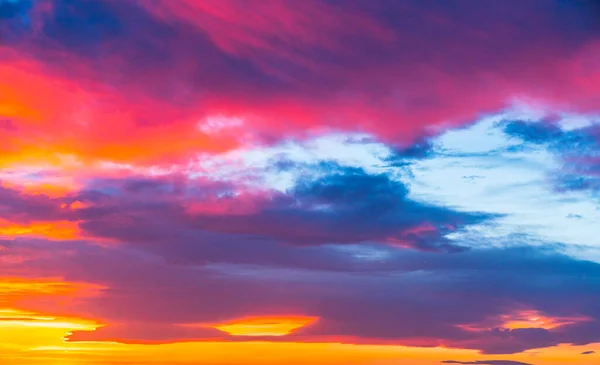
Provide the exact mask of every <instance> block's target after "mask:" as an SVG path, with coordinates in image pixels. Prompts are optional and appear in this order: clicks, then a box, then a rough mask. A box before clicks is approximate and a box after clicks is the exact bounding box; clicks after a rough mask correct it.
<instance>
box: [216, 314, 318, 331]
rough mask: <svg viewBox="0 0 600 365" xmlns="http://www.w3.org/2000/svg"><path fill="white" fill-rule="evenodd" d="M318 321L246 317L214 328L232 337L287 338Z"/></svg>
mask: <svg viewBox="0 0 600 365" xmlns="http://www.w3.org/2000/svg"><path fill="white" fill-rule="evenodd" d="M317 320H318V318H317V317H303V316H289V317H287V316H286V317H246V318H241V319H238V320H234V321H231V322H228V323H222V324H217V325H213V326H212V327H213V328H216V329H218V330H220V331H223V332H226V333H228V334H230V335H232V336H285V335H289V334H290V333H292V332H294V331H295V330H297V329H299V328H302V327H305V326H308V325H310V324H312V323H314V322H316V321H317Z"/></svg>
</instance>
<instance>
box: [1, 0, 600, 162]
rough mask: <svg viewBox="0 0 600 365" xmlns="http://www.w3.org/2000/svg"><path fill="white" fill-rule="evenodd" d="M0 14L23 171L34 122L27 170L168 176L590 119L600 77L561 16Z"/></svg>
mask: <svg viewBox="0 0 600 365" xmlns="http://www.w3.org/2000/svg"><path fill="white" fill-rule="evenodd" d="M2 6H3V7H5V8H7V9H8V10H7V11H6V12H4V14H7V16H8V17H9V18H10V22H8V23H7V24H8V25H7V26H8V27H9V30H8V31H7V32H3V33H5V34H8V37H7V41H6V42H5V46H4V47H5V48H6V49H7V53H6V54H7V56H6V58H5V59H3V61H2V65H1V67H0V75H1V77H0V79H2V84H1V85H2V89H3V90H10V94H11V98H10V100H7V101H6V103H10V108H8V107H7V108H5V109H6V110H5V111H4V112H3V114H4V115H2V119H3V120H9V121H10V123H11V124H12V125H14V128H15V130H14V131H13V132H10V133H8V132H6V131H2V134H3V140H5V141H10V143H8V142H7V143H6V146H3V148H4V149H6V150H7V151H10V152H12V154H13V157H12V159H16V160H19V161H23V160H27V156H21V155H20V154H15V153H14V150H15V149H16V148H17V146H23V143H25V142H27V141H28V140H29V139H30V138H31V137H30V136H31V135H32V133H33V132H34V130H33V129H31V128H32V127H31V122H32V121H36V120H37V121H38V124H36V127H35V132H36V133H37V135H38V136H39V138H41V140H43V141H45V143H44V144H41V145H40V144H39V143H37V144H36V143H35V141H34V140H29V142H28V143H26V144H25V146H26V147H27V148H26V150H27V151H24V152H27V153H25V155H28V154H32V153H34V151H37V153H36V154H35V156H36V157H37V158H42V157H45V156H46V155H51V154H52V153H54V152H60V153H67V154H73V155H75V156H77V157H78V158H81V159H84V160H89V159H91V160H97V159H101V160H107V159H108V160H115V161H119V162H136V163H143V164H156V163H159V164H170V163H172V162H175V161H176V162H182V161H186V160H187V159H189V158H190V156H191V155H193V154H194V153H195V152H199V151H209V152H215V151H222V150H228V149H232V148H235V147H236V146H238V145H239V144H240V143H246V142H247V137H248V136H250V137H252V140H255V141H262V142H268V141H271V142H272V141H278V140H281V139H282V138H286V137H289V136H306V135H307V134H308V133H314V132H318V131H320V130H322V129H323V128H325V129H332V130H343V131H352V132H354V131H365V132H369V133H371V134H374V135H376V136H378V137H380V138H382V139H384V140H386V141H388V142H391V143H394V144H398V145H400V146H401V147H402V148H404V147H406V146H407V145H410V144H411V142H414V141H415V140H419V139H421V138H423V137H426V136H430V135H436V134H437V133H438V132H439V131H440V130H443V129H445V128H447V127H448V126H457V125H464V124H467V123H469V122H470V121H471V120H473V119H475V118H477V117H479V116H480V115H482V113H486V112H492V111H497V110H499V109H502V108H504V107H505V106H506V105H507V104H510V103H511V102H512V101H513V100H514V99H515V98H520V99H525V100H533V101H535V102H536V103H538V104H540V105H543V106H548V105H552V106H555V107H557V108H561V109H568V110H582V111H590V112H592V111H594V110H597V109H596V107H597V106H596V105H595V104H594V99H593V97H594V95H595V94H596V93H597V90H596V89H595V88H594V87H593V86H590V85H595V84H594V83H593V82H590V83H580V82H578V80H580V79H582V78H583V77H586V78H589V79H590V80H593V79H594V77H597V76H598V75H597V74H596V73H595V68H594V67H593V60H594V57H595V55H596V53H597V52H598V45H597V39H596V34H597V32H596V30H597V29H596V24H594V21H595V19H593V18H592V17H591V16H590V12H589V11H586V9H582V8H581V7H579V6H575V5H572V4H567V3H564V2H556V3H554V2H551V3H550V4H549V3H548V2H545V1H537V0H536V1H532V2H531V3H530V4H528V5H527V6H520V7H509V6H506V5H504V4H495V5H494V6H492V7H484V6H481V5H473V4H471V3H469V2H465V1H462V0H453V1H451V2H447V3H445V4H443V5H441V4H438V5H435V6H429V5H427V4H424V3H422V2H419V1H410V2H407V3H406V4H403V5H400V4H396V3H394V2H391V1H383V0H382V1H378V2H375V3H373V4H370V5H368V4H363V3H362V2H360V1H350V2H348V3H345V4H337V3H322V2H319V1H306V2H303V4H302V12H298V10H297V8H296V6H294V7H291V5H289V4H287V3H278V4H269V5H267V4H264V5H261V6H257V7H254V8H253V9H252V13H253V16H252V17H248V16H245V15H243V14H245V13H246V12H248V11H249V10H248V9H247V8H246V7H245V5H241V4H239V3H238V2H236V1H222V2H218V3H217V2H213V1H194V0H176V1H135V2H131V1H130V2H117V1H93V2H92V3H89V4H86V6H83V5H82V4H80V3H77V2H73V1H68V0H49V1H44V2H36V3H33V2H30V1H21V2H16V3H15V2H3V5H2ZM33 18H35V21H32V20H27V19H33ZM506 19H513V20H515V21H512V22H511V23H510V24H511V26H510V27H509V28H507V27H506ZM92 24H93V25H92ZM267 24H268V25H267ZM284 24H285V25H284ZM74 29H76V30H77V31H73V30H74ZM473 29H478V30H477V31H474V30H473ZM488 39H494V40H495V42H494V44H493V45H492V44H491V43H490V42H489V41H488ZM515 39H518V41H515ZM456 40H460V42H456ZM459 44H460V46H459ZM531 44H535V45H536V47H531ZM425 45H427V46H425ZM429 45H432V46H429ZM440 55H443V57H441V56H440ZM198 59H202V62H196V60H198ZM100 60H101V61H100ZM140 60H143V62H140ZM548 60H550V61H548ZM134 65H135V66H134ZM548 74H553V75H555V77H553V78H548V77H546V75H548ZM489 84H493V85H494V87H491V88H490V87H488V85H489ZM22 85H35V87H31V88H23V87H22ZM53 85H60V87H53ZM540 85H543V87H540ZM50 90H52V92H49V91H50ZM42 94H43V95H51V97H50V98H49V97H45V98H42V97H40V95H42ZM574 94H577V95H580V97H579V98H572V97H570V96H571V95H574ZM24 106H26V107H24ZM8 110H10V112H7V111H8ZM211 118H212V119H214V118H234V119H235V118H237V119H239V120H243V123H242V125H243V128H242V127H239V126H238V127H235V128H237V129H235V128H234V130H235V131H237V132H240V131H243V133H235V132H234V133H229V132H225V131H211V132H206V131H202V129H201V128H198V124H199V122H201V121H205V120H210V119H211ZM56 126H59V127H56ZM240 128H241V129H240ZM67 131H72V133H73V134H70V133H69V132H67ZM134 131H135V133H134ZM15 133H16V136H17V137H15ZM73 135H77V136H78V137H77V138H76V139H74V138H72V136H73ZM14 138H18V141H19V143H17V141H15V140H14ZM175 140H176V141H178V143H173V142H172V141H175ZM240 140H242V141H240ZM46 158H47V157H46Z"/></svg>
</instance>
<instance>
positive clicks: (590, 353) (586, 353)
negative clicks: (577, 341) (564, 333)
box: [581, 351, 596, 355]
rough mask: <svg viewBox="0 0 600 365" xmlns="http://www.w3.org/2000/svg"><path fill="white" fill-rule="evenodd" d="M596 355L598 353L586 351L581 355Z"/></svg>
mask: <svg viewBox="0 0 600 365" xmlns="http://www.w3.org/2000/svg"><path fill="white" fill-rule="evenodd" d="M595 353H596V351H584V352H582V353H581V354H582V355H593V354H595Z"/></svg>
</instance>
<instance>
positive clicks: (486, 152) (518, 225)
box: [407, 117, 600, 261]
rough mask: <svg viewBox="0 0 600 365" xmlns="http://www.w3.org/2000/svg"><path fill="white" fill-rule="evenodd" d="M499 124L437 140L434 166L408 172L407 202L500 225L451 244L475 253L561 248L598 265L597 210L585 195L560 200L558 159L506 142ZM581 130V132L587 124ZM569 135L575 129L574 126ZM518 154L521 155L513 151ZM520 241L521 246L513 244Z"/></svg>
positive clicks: (487, 122)
mask: <svg viewBox="0 0 600 365" xmlns="http://www.w3.org/2000/svg"><path fill="white" fill-rule="evenodd" d="M497 122H498V118H497V117H494V118H488V119H484V120H482V121H481V122H479V123H477V124H475V125H474V126H472V127H470V128H466V129H461V130H455V131H450V132H448V133H446V134H444V135H442V136H440V137H439V138H437V139H436V141H435V143H434V145H435V151H436V153H435V154H434V155H433V157H432V158H429V159H426V160H422V161H417V162H416V163H415V164H413V166H412V175H413V176H412V178H411V179H410V180H408V181H407V183H409V184H410V187H411V188H410V193H409V196H410V197H411V198H413V199H415V200H418V201H422V202H428V203H433V204H437V205H442V206H446V207H450V208H452V209H455V210H459V211H464V212H484V213H489V214H498V215H501V217H499V218H497V219H495V220H494V222H493V224H483V225H480V226H476V227H472V228H471V229H469V230H467V231H465V232H461V233H457V234H454V235H452V236H450V238H453V239H456V240H465V241H468V242H477V244H480V245H506V244H513V243H514V244H517V243H523V242H522V240H523V239H527V240H528V241H527V242H525V243H527V244H539V243H560V244H565V245H566V249H565V250H566V253H568V254H571V255H573V256H576V257H580V258H585V259H594V260H596V261H600V235H598V234H597V232H598V228H597V227H600V210H599V209H598V203H597V201H596V200H595V198H594V196H593V195H592V193H591V192H589V191H572V192H565V193H557V192H556V191H555V189H554V187H553V186H552V183H551V179H549V177H550V176H552V174H554V173H556V172H557V171H558V170H559V169H560V168H561V165H562V164H561V162H560V161H559V156H556V155H554V154H553V152H552V151H550V150H548V149H547V148H548V147H547V146H544V145H539V146H528V145H526V144H524V143H523V142H521V141H519V140H518V139H515V138H509V137H508V136H506V135H505V134H504V133H503V131H502V128H501V126H500V125H499V124H498V123H497ZM584 125H585V124H584ZM571 127H572V124H571ZM515 147H519V148H515ZM515 237H519V238H518V239H519V240H521V242H511V240H513V239H515Z"/></svg>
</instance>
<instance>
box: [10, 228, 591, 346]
mask: <svg viewBox="0 0 600 365" xmlns="http://www.w3.org/2000/svg"><path fill="white" fill-rule="evenodd" d="M174 242H175V241H174ZM223 242H226V241H223ZM215 246H216V245H215ZM238 247H243V246H241V245H240V246H238ZM272 247H276V246H266V247H264V246H262V247H261V244H260V242H258V243H256V245H255V246H246V248H245V249H244V250H242V251H240V252H236V250H235V247H232V246H229V247H228V248H229V250H223V251H221V252H220V253H219V255H220V257H219V260H218V262H214V261H213V263H208V264H205V265H203V266H198V265H191V264H190V262H183V263H184V265H182V264H180V263H177V262H173V261H172V260H164V259H163V258H162V257H161V256H157V255H155V254H154V253H153V252H155V249H153V248H151V247H146V246H129V245H116V246H112V247H106V246H96V245H93V244H87V243H85V242H78V243H75V242H73V243H70V244H64V243H61V245H56V244H52V243H51V242H45V241H43V240H38V241H30V240H23V239H21V240H16V241H13V242H12V243H11V244H10V245H7V246H6V247H5V249H4V250H3V251H2V254H3V255H9V254H10V255H13V256H20V257H22V258H23V259H25V261H21V262H19V263H16V262H13V263H11V262H10V261H7V263H6V264H3V266H2V270H1V273H2V274H5V275H6V274H10V273H12V274H13V275H14V273H16V272H22V273H26V275H31V276H33V277H36V276H48V277H51V276H55V275H57V274H60V275H61V276H62V277H64V278H65V280H69V281H75V282H90V283H95V284H98V285H101V286H105V287H107V288H108V289H105V290H104V291H102V294H101V295H100V296H98V297H94V298H89V299H86V300H85V301H83V302H82V301H78V302H77V303H72V304H63V307H61V308H45V307H44V306H45V305H46V304H44V303H43V302H33V303H30V304H29V305H30V306H31V307H30V309H32V310H44V309H45V310H49V309H54V310H59V311H71V312H73V313H75V314H85V315H87V316H92V317H93V318H98V319H99V320H102V321H104V322H106V323H115V325H114V326H112V325H109V326H107V327H106V328H104V329H103V330H101V331H95V332H89V333H88V332H76V333H75V334H74V335H73V337H72V339H73V340H102V339H110V340H116V339H119V340H121V341H124V342H170V341H181V340H208V339H212V338H215V337H214V336H215V333H214V332H211V331H210V330H204V329H202V328H196V329H195V330H194V328H191V329H190V328H189V327H185V328H179V327H178V326H174V325H173V324H174V323H215V322H224V321H229V320H233V319H235V318H240V317H246V316H262V315H278V314H280V315H286V314H290V313H294V314H304V315H309V316H317V317H320V320H319V321H318V322H317V323H315V324H314V325H311V326H310V327H307V328H304V329H301V330H298V331H297V332H295V333H294V334H292V335H288V336H284V337H282V338H277V339H274V338H268V339H267V338H254V339H252V340H269V341H302V342H311V341H317V342H319V341H329V340H335V341H340V339H342V338H345V339H349V340H348V341H350V342H353V343H393V344H399V345H403V344H404V345H417V346H446V347H456V348H471V349H478V350H480V351H482V352H485V353H497V354H500V353H515V352H521V351H524V350H527V349H532V348H538V347H547V346H553V345H556V344H559V343H575V344H580V345H585V344H587V343H593V342H597V341H600V338H599V337H598V334H599V333H600V332H599V331H598V326H599V325H598V323H599V322H598V319H599V318H600V312H599V311H598V309H597V306H596V300H595V298H596V295H595V291H596V290H597V289H596V288H597V287H598V284H599V283H600V265H598V264H595V263H591V262H585V261H577V260H573V259H571V258H568V257H565V256H561V255H557V254H556V253H553V252H552V251H543V250H540V249H534V248H523V249H489V250H470V251H465V252H461V253H456V254H452V255H440V254H435V253H429V252H420V251H410V250H401V249H396V250H395V251H393V252H390V255H389V256H381V257H369V256H368V255H367V256H362V257H361V256H359V257H353V256H351V255H349V254H348V253H346V255H342V254H341V253H339V252H338V253H337V254H333V253H334V252H335V251H333V250H332V251H328V250H327V249H325V248H324V247H312V248H310V250H308V251H303V250H304V248H301V247H297V248H296V249H295V250H294V251H290V252H289V255H288V256H281V252H278V251H277V249H275V250H274V252H270V249H271V248H272ZM357 248H361V249H363V250H364V251H363V252H362V253H368V252H369V251H368V250H367V248H366V247H357ZM213 249H217V248H216V247H213ZM47 250H52V251H51V252H52V253H51V254H44V252H46V251H47ZM178 250H180V249H179V248H178V247H177V245H174V246H173V251H174V252H177V251H178ZM255 250H256V252H253V251H255ZM191 252H192V253H194V254H195V255H197V256H196V258H195V260H196V261H199V258H202V255H203V254H201V253H199V252H197V251H193V250H192V251H191ZM205 252H208V253H207V254H206V256H205V257H207V258H209V257H210V255H211V253H210V251H206V250H205ZM328 252H329V256H327V253H328ZM358 252H359V253H361V252H360V251H358ZM40 253H41V254H40ZM294 253H296V256H293V254H294ZM269 254H270V255H271V256H269ZM213 255H214V254H213ZM253 255H254V256H253ZM245 256H249V257H250V259H248V261H245V262H252V263H251V264H249V263H243V262H244V259H242V258H243V257H245ZM0 257H1V256H0ZM207 261H210V260H207ZM277 262H278V263H279V265H273V263H277ZM523 277H527V278H528V279H527V280H523ZM534 309H535V310H537V311H539V312H540V313H542V314H543V315H544V316H548V317H559V318H561V317H566V318H571V317H582V318H584V317H585V318H588V319H587V320H586V321H584V322H578V323H574V324H566V325H563V326H562V327H557V328H554V329H548V330H545V329H541V328H530V329H526V328H523V329H512V330H510V329H504V328H500V327H501V326H502V324H503V320H502V319H501V317H502V316H505V315H511V313H514V311H520V310H534ZM117 323H120V325H116V324H117ZM142 324H143V325H142ZM461 326H471V327H473V326H474V327H473V328H475V329H471V330H467V329H464V328H463V327H461ZM162 330H164V331H162ZM221 335H222V336H223V337H219V338H220V339H223V340H231V341H233V340H240V339H239V338H234V337H229V336H227V335H223V334H221Z"/></svg>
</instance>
